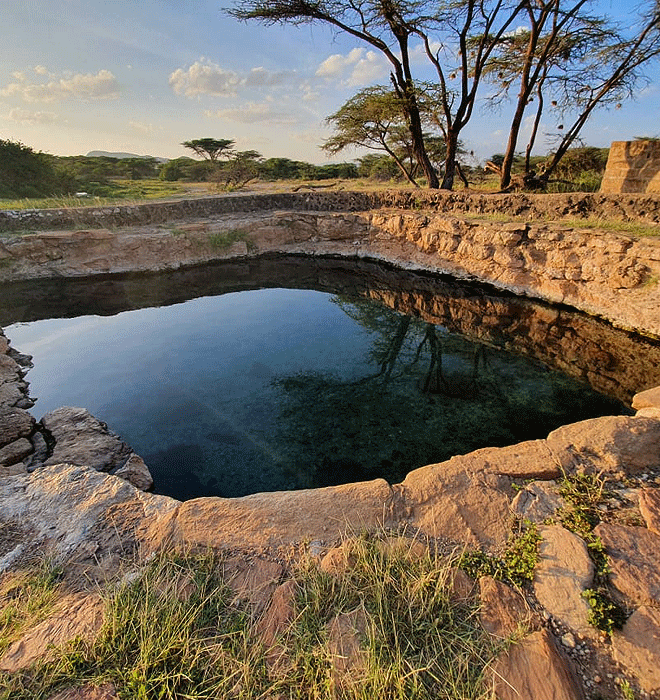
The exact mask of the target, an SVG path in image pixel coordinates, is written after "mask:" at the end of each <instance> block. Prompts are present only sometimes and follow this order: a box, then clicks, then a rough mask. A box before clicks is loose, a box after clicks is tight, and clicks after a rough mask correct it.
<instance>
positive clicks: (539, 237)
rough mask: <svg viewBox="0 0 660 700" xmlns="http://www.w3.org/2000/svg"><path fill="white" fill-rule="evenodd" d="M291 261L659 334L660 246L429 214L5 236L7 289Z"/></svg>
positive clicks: (2, 273)
mask: <svg viewBox="0 0 660 700" xmlns="http://www.w3.org/2000/svg"><path fill="white" fill-rule="evenodd" d="M270 253H283V254H304V255H334V256H339V257H349V258H351V257H357V258H361V259H373V260H380V261H384V262H388V263H391V264H393V265H397V266H399V267H402V268H408V269H410V268H416V269H423V270H428V271H430V272H433V273H444V274H449V275H452V276H453V277H457V278H459V279H469V280H473V281H479V282H485V283H488V284H491V285H493V286H495V287H497V288H498V289H505V290H508V291H511V292H514V293H515V294H520V295H525V296H529V297H533V298H538V299H543V300H546V301H549V302H551V303H563V304H567V305H570V306H573V307H574V308H576V309H579V310H581V311H584V312H587V313H589V314H592V315H596V316H600V317H602V318H605V319H607V320H609V321H610V322H612V323H614V324H615V325H617V326H619V327H623V328H627V329H630V330H635V331H638V332H641V333H644V334H647V335H652V336H656V337H660V284H659V283H658V280H660V240H658V239H657V238H654V237H645V238H635V237H631V236H627V235H624V234H616V233H613V232H606V233H605V232H598V231H596V230H593V229H588V230H579V229H576V228H573V227H570V226H562V225H560V224H549V223H538V224H527V223H494V222H490V221H483V220H482V221H479V220H475V219H473V218H471V217H470V218H468V217H462V218H458V217H454V216H447V215H446V214H444V213H439V212H438V213H436V212H433V211H432V210H421V211H410V210H407V211H406V210H401V209H399V210H397V211H391V210H385V209H376V210H374V211H365V212H354V213H353V212H313V211H304V212H303V211H277V212H268V211H266V212H261V213H249V212H248V213H242V214H233V215H223V216H213V217H208V218H206V219H200V220H197V221H192V222H186V223H180V224H176V223H174V224H171V225H169V226H143V227H135V228H131V229H124V230H121V229H120V230H118V231H111V230H108V229H91V230H80V231H48V232H43V233H33V234H31V235H25V236H11V235H10V236H5V237H1V238H0V282H3V283H9V282H14V281H20V280H25V279H36V278H56V277H86V276H92V275H103V274H109V273H117V272H147V271H152V272H156V271H160V270H173V269H178V268H180V267H185V266H188V265H200V264H204V263H207V262H211V261H214V260H222V259H229V258H236V259H240V258H248V257H252V256H256V255H263V254H270Z"/></svg>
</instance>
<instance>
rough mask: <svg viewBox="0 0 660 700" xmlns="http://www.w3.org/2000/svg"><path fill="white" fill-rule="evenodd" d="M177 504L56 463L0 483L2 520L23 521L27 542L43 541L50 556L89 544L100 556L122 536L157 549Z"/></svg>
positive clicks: (84, 469) (91, 471) (105, 476)
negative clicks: (28, 540)
mask: <svg viewBox="0 0 660 700" xmlns="http://www.w3.org/2000/svg"><path fill="white" fill-rule="evenodd" d="M72 504H75V507H74V506H73V505H72ZM177 506H178V502H177V501H175V500H174V499H171V498H167V497H165V496H152V495H150V494H143V493H142V492H141V491H138V490H137V489H135V488H134V487H133V486H131V485H130V484H129V483H128V482H126V481H123V480H122V479H117V478H115V477H114V476H110V475H108V474H102V473H100V472H97V471H95V470H94V469H91V468H89V467H77V466H72V465H67V464H63V465H56V466H50V467H44V468H43V469H37V470H36V471H34V472H33V473H32V474H25V475H20V476H14V477H10V478H6V479H2V480H0V518H2V519H4V520H6V521H19V522H21V523H24V525H25V528H26V529H27V530H29V531H30V538H31V540H30V541H31V543H32V544H33V545H34V544H35V543H36V542H38V541H40V540H43V541H47V542H48V543H49V547H50V548H51V550H52V554H53V556H57V555H60V556H68V555H70V554H71V553H72V552H73V551H74V550H75V549H76V548H78V547H80V546H82V545H89V544H90V543H91V542H94V543H95V545H94V546H96V547H98V549H99V552H100V553H102V552H103V551H104V549H105V548H109V547H115V546H120V545H121V542H119V543H117V542H116V540H117V538H118V537H123V536H125V537H127V538H131V541H135V540H136V539H138V540H139V541H140V542H145V543H146V542H148V543H150V544H151V545H152V546H153V547H156V546H157V545H158V544H159V543H160V542H161V541H162V538H163V537H164V536H165V534H166V532H167V530H166V528H165V527H164V525H163V523H166V522H167V521H168V518H170V517H171V515H172V512H173V511H176V508H177Z"/></svg>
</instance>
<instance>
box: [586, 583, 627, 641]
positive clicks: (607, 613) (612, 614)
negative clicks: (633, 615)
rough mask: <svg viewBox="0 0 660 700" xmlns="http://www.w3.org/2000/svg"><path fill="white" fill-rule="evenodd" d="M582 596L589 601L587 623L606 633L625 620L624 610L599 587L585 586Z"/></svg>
mask: <svg viewBox="0 0 660 700" xmlns="http://www.w3.org/2000/svg"><path fill="white" fill-rule="evenodd" d="M582 596H583V597H584V598H586V600H587V602H588V603H589V608H590V610H589V615H588V618H587V619H588V621H589V624H591V625H593V626H594V627H596V628H597V629H599V630H601V631H602V632H605V633H607V634H612V631H613V630H615V629H621V628H622V627H623V625H624V623H625V621H626V612H625V610H624V609H623V608H622V607H621V606H620V605H617V604H616V603H615V602H614V601H613V600H612V599H611V598H610V596H609V595H608V594H607V592H606V591H604V590H602V589H600V588H587V589H586V590H585V591H584V592H583V593H582Z"/></svg>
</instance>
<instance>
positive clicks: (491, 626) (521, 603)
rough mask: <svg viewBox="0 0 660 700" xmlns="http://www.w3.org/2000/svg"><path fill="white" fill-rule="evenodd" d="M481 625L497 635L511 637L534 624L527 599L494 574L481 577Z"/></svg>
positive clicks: (503, 637) (502, 637)
mask: <svg viewBox="0 0 660 700" xmlns="http://www.w3.org/2000/svg"><path fill="white" fill-rule="evenodd" d="M479 595H480V597H481V608H480V610H479V619H480V621H481V626H482V627H483V628H484V629H485V630H486V632H488V633H489V634H492V635H493V636H495V637H499V638H501V639H509V638H510V637H513V636H514V635H517V634H518V635H520V633H521V632H523V631H525V628H526V627H528V626H531V625H532V614H531V610H530V608H529V606H528V605H527V602H526V601H525V599H524V598H523V597H522V595H520V593H518V591H515V590H514V589H513V588H511V586H507V585H506V583H503V582H502V581H497V580H496V579H494V578H493V577H492V576H482V577H481V578H480V579H479Z"/></svg>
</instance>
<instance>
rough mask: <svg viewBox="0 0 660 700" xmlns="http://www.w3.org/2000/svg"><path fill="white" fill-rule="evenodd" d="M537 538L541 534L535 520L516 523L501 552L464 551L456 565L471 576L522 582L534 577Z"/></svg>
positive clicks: (536, 560) (536, 561) (520, 583)
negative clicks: (516, 528) (496, 553)
mask: <svg viewBox="0 0 660 700" xmlns="http://www.w3.org/2000/svg"><path fill="white" fill-rule="evenodd" d="M540 541H541V536H540V535H539V531H538V526H537V525H536V524H535V523H531V522H529V521H526V522H524V523H519V525H518V532H517V533H516V534H514V535H513V536H512V537H510V538H509V541H508V542H507V545H506V548H505V550H504V552H503V553H502V554H500V555H494V554H488V553H486V552H481V551H478V550H477V551H465V552H463V554H462V555H461V557H460V559H459V566H460V567H461V568H462V569H463V570H464V571H465V572H466V573H468V574H469V575H470V576H472V577H473V578H478V577H480V576H492V577H493V578H497V579H500V580H502V581H509V582H510V583H513V584H515V585H522V584H523V583H525V582H527V581H531V580H532V579H533V578H534V569H535V567H536V564H537V563H538V559H539V554H538V548H539V543H540Z"/></svg>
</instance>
